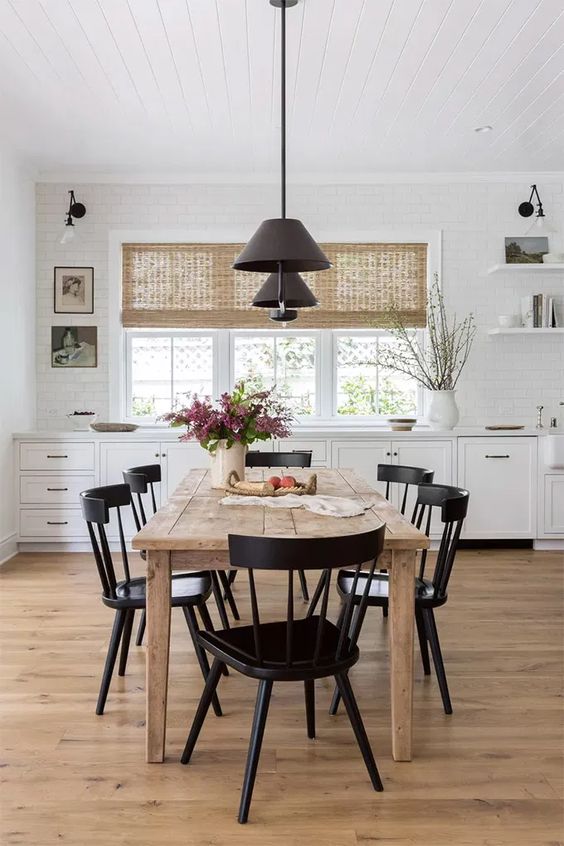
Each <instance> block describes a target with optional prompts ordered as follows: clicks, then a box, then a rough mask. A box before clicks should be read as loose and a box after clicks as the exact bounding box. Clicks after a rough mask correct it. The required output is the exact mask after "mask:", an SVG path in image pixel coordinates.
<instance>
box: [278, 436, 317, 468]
mask: <svg viewBox="0 0 564 846" xmlns="http://www.w3.org/2000/svg"><path fill="white" fill-rule="evenodd" d="M279 443H280V447H279V452H293V451H294V450H298V451H301V450H311V463H312V464H324V465H326V464H327V441H324V440H319V441H310V440H305V439H304V440H303V441H302V440H294V438H292V439H291V440H284V441H280V442H279Z"/></svg>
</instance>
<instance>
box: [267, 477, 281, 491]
mask: <svg viewBox="0 0 564 846" xmlns="http://www.w3.org/2000/svg"><path fill="white" fill-rule="evenodd" d="M267 482H269V483H270V484H271V485H272V487H273V488H274V490H276V488H279V487H280V476H271V477H270V479H267Z"/></svg>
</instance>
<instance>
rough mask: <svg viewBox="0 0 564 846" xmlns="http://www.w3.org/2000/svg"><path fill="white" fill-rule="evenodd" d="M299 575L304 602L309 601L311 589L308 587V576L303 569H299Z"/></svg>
mask: <svg viewBox="0 0 564 846" xmlns="http://www.w3.org/2000/svg"><path fill="white" fill-rule="evenodd" d="M298 576H299V579H300V587H301V589H302V597H303V600H304V602H309V591H308V589H307V581H306V576H305V573H304V571H303V570H298Z"/></svg>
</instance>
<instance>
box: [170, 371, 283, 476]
mask: <svg viewBox="0 0 564 846" xmlns="http://www.w3.org/2000/svg"><path fill="white" fill-rule="evenodd" d="M160 419H161V420H165V421H166V422H167V423H169V424H170V425H171V426H173V427H181V426H184V427H186V431H185V432H184V434H183V435H181V436H180V440H181V441H190V440H197V441H198V442H199V444H200V446H201V447H203V448H204V449H205V450H207V451H208V452H209V454H210V469H211V477H212V487H213V488H221V489H223V488H224V487H225V483H226V481H227V477H228V475H229V474H230V473H231V471H233V470H235V471H236V472H237V474H238V476H239V479H244V478H245V454H246V451H247V447H248V446H249V445H250V444H254V443H255V442H256V441H269V440H271V439H272V438H287V437H289V436H290V435H291V430H290V422H291V420H292V415H291V413H290V412H289V411H288V409H287V408H286V407H285V406H284V405H283V404H282V403H281V402H280V401H279V400H278V399H277V398H276V396H275V393H274V391H273V390H270V391H256V392H254V393H246V390H245V383H244V382H238V383H237V384H236V385H235V387H234V388H233V391H232V393H231V394H228V393H225V394H222V395H221V397H220V398H219V402H218V403H217V404H216V405H214V404H213V403H212V401H211V400H210V398H209V397H204V398H203V399H199V398H198V396H197V395H194V396H193V398H192V402H191V404H190V405H188V406H186V407H185V408H179V409H178V410H177V411H171V412H169V414H164V415H163V416H162V417H161V418H160Z"/></svg>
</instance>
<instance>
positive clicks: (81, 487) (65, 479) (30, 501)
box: [20, 475, 95, 505]
mask: <svg viewBox="0 0 564 846" xmlns="http://www.w3.org/2000/svg"><path fill="white" fill-rule="evenodd" d="M94 484H95V482H94V476H93V475H92V476H20V503H21V504H22V505H78V502H79V500H78V496H79V494H80V492H81V491H85V490H87V489H88V488H93V487H94Z"/></svg>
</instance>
